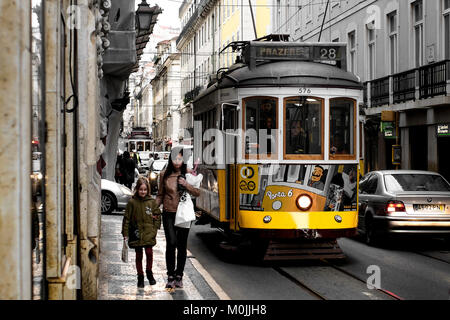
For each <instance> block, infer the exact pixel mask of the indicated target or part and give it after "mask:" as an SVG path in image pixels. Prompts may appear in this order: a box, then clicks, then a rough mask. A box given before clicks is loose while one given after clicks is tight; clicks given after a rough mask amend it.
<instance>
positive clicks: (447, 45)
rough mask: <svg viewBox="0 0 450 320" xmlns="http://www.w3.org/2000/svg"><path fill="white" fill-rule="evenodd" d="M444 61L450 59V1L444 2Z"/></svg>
mask: <svg viewBox="0 0 450 320" xmlns="http://www.w3.org/2000/svg"><path fill="white" fill-rule="evenodd" d="M443 1H444V7H443V15H444V23H443V27H444V42H443V43H444V59H450V0H443Z"/></svg>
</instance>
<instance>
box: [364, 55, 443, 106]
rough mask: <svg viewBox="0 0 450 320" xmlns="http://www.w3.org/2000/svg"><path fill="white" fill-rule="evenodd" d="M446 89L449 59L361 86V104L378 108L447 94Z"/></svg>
mask: <svg viewBox="0 0 450 320" xmlns="http://www.w3.org/2000/svg"><path fill="white" fill-rule="evenodd" d="M449 88H450V60H443V61H440V62H437V63H433V64H429V65H426V66H423V67H420V68H416V69H411V70H408V71H405V72H401V73H396V74H393V75H391V76H387V77H383V78H380V79H375V80H372V81H368V82H366V83H364V103H365V105H366V106H370V107H379V106H383V105H389V104H392V103H403V102H406V101H411V100H416V99H427V98H432V97H436V96H442V95H450V90H449Z"/></svg>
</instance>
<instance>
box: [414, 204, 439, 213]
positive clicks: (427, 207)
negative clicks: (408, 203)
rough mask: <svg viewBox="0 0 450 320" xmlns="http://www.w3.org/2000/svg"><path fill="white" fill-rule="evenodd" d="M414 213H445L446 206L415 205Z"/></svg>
mask: <svg viewBox="0 0 450 320" xmlns="http://www.w3.org/2000/svg"><path fill="white" fill-rule="evenodd" d="M414 211H425V212H430V211H431V212H432V211H434V212H436V211H439V212H444V211H445V205H443V204H415V205H414Z"/></svg>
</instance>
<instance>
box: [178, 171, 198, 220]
mask: <svg viewBox="0 0 450 320" xmlns="http://www.w3.org/2000/svg"><path fill="white" fill-rule="evenodd" d="M202 179H203V175H202V174H199V175H197V176H194V175H192V174H189V173H188V174H186V182H187V183H189V184H190V185H192V186H193V187H194V188H199V187H200V183H201V182H202ZM194 220H195V210H194V203H193V202H192V199H191V195H190V194H189V193H188V192H184V193H183V195H182V196H181V199H180V202H179V203H178V207H177V213H176V215H175V226H176V227H179V228H190V227H191V222H192V221H194Z"/></svg>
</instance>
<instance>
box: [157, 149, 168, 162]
mask: <svg viewBox="0 0 450 320" xmlns="http://www.w3.org/2000/svg"><path fill="white" fill-rule="evenodd" d="M169 156H170V152H169V151H157V152H155V160H168V159H169Z"/></svg>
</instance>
